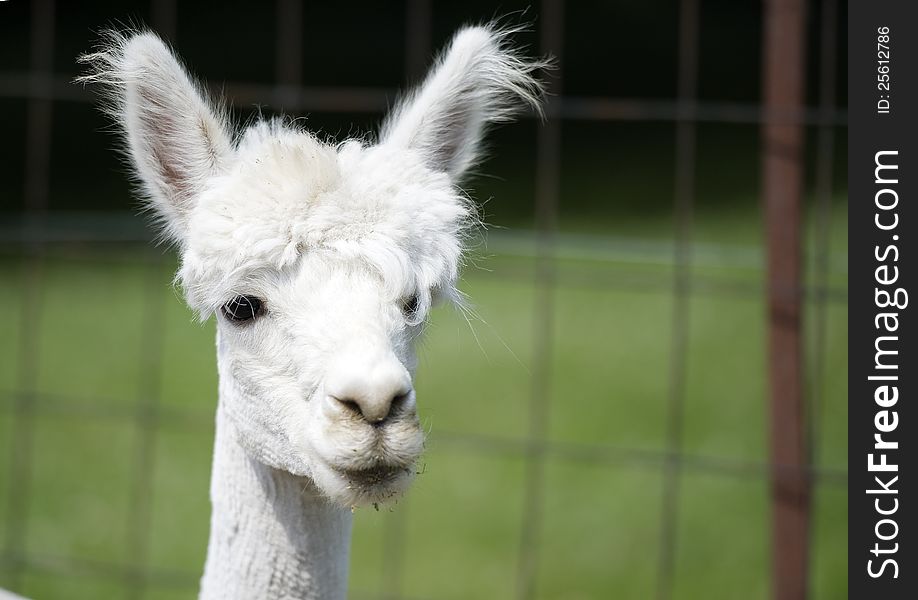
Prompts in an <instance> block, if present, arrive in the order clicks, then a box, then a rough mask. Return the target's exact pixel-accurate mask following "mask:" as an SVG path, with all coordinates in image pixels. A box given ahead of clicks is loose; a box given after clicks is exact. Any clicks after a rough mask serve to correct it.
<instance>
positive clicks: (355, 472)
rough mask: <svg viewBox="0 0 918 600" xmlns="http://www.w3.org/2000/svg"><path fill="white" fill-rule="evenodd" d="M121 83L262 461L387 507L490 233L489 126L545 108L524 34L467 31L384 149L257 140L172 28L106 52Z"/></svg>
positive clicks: (110, 78)
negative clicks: (440, 306)
mask: <svg viewBox="0 0 918 600" xmlns="http://www.w3.org/2000/svg"><path fill="white" fill-rule="evenodd" d="M86 60H87V61H88V62H89V63H90V64H91V65H92V69H93V72H92V74H90V75H89V76H88V77H86V78H85V79H86V80H88V81H95V82H100V83H103V84H106V86H107V89H108V90H109V91H110V94H109V98H110V100H111V101H112V102H111V103H110V109H111V112H112V114H113V116H114V118H115V120H116V122H117V123H118V124H119V125H120V126H121V128H122V130H123V133H124V139H125V145H126V150H127V154H128V155H129V157H130V159H131V161H132V163H133V165H134V170H135V174H136V176H137V179H138V181H139V184H140V187H141V190H142V194H143V197H144V198H145V200H146V201H147V202H148V206H149V207H150V209H151V210H152V211H153V213H154V214H155V215H156V217H157V218H158V219H159V221H160V223H161V225H162V228H163V231H164V234H165V236H166V237H167V238H168V239H170V240H172V241H173V242H174V243H176V244H177V246H178V248H179V253H180V257H181V267H180V269H179V272H178V276H177V279H178V281H179V282H180V283H181V285H182V288H183V289H184V291H185V295H186V298H187V301H188V303H189V305H190V306H191V307H192V308H193V309H194V310H195V311H196V312H197V313H198V314H199V315H200V316H201V318H202V319H206V318H208V317H209V316H210V315H216V319H217V330H218V342H217V344H218V357H219V359H218V364H219V372H220V386H221V402H222V405H221V410H223V411H224V413H225V415H226V416H227V417H228V418H229V419H230V421H231V422H232V423H233V425H234V429H235V431H236V432H237V434H238V441H239V443H240V444H241V445H242V446H243V447H244V448H245V450H246V451H247V453H248V454H249V455H250V457H251V458H252V459H254V460H257V461H260V462H262V463H265V464H267V465H270V466H272V467H274V468H277V469H282V470H285V471H288V472H290V473H293V474H295V475H302V476H306V477H309V478H311V479H312V480H313V481H314V482H315V484H316V486H317V487H318V488H319V490H321V491H322V492H323V493H324V494H326V495H327V496H328V497H329V498H331V499H332V500H334V501H335V502H338V503H340V504H342V505H351V506H353V505H357V504H364V503H368V502H377V501H380V500H385V499H387V498H389V497H392V496H393V495H395V494H397V493H399V492H400V491H401V490H403V489H404V488H405V487H406V486H407V484H408V483H409V482H410V480H411V478H412V475H413V472H414V464H415V462H416V461H417V459H418V457H419V456H420V453H421V451H422V447H423V438H424V436H423V432H422V429H421V427H420V424H419V420H418V414H417V404H416V396H415V392H414V388H413V384H412V381H413V375H414V369H415V364H416V360H415V354H414V345H413V344H414V341H415V340H416V339H417V337H418V336H419V334H420V333H421V329H422V327H423V324H424V321H425V319H426V316H427V313H428V311H429V309H430V307H431V305H432V304H433V303H435V302H437V301H438V300H444V299H445V300H451V299H456V298H457V292H456V289H455V283H456V279H457V274H458V269H459V265H460V259H461V254H462V243H463V238H464V235H465V233H466V231H467V229H468V227H469V226H470V225H471V224H472V223H473V222H474V210H473V207H472V205H471V203H470V201H469V200H468V199H467V198H466V197H465V196H464V195H463V194H462V193H461V191H460V190H459V189H458V187H457V182H458V181H459V178H460V177H461V176H462V175H463V174H464V173H465V172H466V171H467V170H468V169H469V167H470V166H472V165H474V164H475V162H476V160H477V158H478V157H479V151H480V148H479V146H480V142H481V138H482V135H483V133H484V130H485V128H486V127H487V125H488V124H489V123H493V122H497V121H502V120H506V119H507V118H509V117H510V116H512V114H513V113H515V112H516V111H517V110H518V109H519V108H523V107H524V106H525V105H526V104H530V105H532V106H534V107H536V108H538V103H539V100H540V96H541V89H540V86H539V84H538V83H537V82H536V81H535V80H534V79H533V78H532V76H531V73H532V71H533V70H534V69H535V68H537V67H539V66H541V65H540V64H538V63H529V62H525V61H523V60H521V59H520V58H519V57H518V56H517V55H516V54H515V53H514V52H512V51H511V50H510V49H509V48H508V47H507V40H506V32H501V31H497V30H494V29H492V28H488V27H472V28H467V29H464V30H462V31H460V32H459V33H458V34H457V35H456V36H455V38H454V39H453V41H452V43H451V44H450V46H449V48H448V49H447V50H446V51H445V52H444V54H443V55H442V56H441V57H440V59H439V60H438V61H437V64H436V65H435V67H434V69H433V70H432V72H431V73H430V75H429V76H428V78H427V79H426V81H425V82H424V83H423V84H422V85H421V86H420V87H419V88H418V89H417V90H415V91H414V92H413V93H412V94H411V95H409V96H408V97H406V98H405V99H404V100H403V101H402V102H401V103H400V104H398V105H397V107H396V108H395V110H394V111H393V112H392V114H391V115H390V116H389V117H388V118H387V120H386V121H385V124H384V125H383V127H382V129H381V133H380V135H379V139H378V141H376V142H374V143H368V142H366V141H364V140H348V141H345V142H343V143H339V144H336V145H331V144H328V143H325V142H321V141H319V140H317V139H316V138H315V137H313V136H312V135H311V134H309V133H307V132H305V131H302V130H300V129H298V128H295V127H294V126H292V125H290V124H289V123H284V122H281V121H271V122H259V123H256V124H254V125H252V126H250V127H249V128H247V129H246V130H245V131H242V132H241V133H239V134H238V135H234V132H232V131H231V129H230V123H229V120H228V119H227V118H226V117H225V114H224V112H223V111H222V110H221V109H220V108H219V107H218V106H216V105H214V104H213V103H211V102H210V101H209V100H208V99H207V96H206V94H205V93H204V92H203V90H202V88H201V87H200V86H199V85H197V84H196V83H195V82H194V81H193V80H192V79H191V78H190V77H189V75H188V74H187V72H186V71H185V70H184V68H183V67H182V66H181V64H180V63H179V62H178V61H177V60H176V58H175V57H174V55H173V54H172V52H171V51H170V50H169V49H168V48H167V46H165V45H164V44H163V42H162V41H161V40H160V39H159V38H158V37H156V36H155V35H154V34H152V33H139V34H128V35H121V34H116V35H112V36H111V37H110V38H109V39H108V42H107V45H106V47H105V48H104V49H103V50H102V51H101V52H98V53H96V54H92V55H89V56H87V57H86Z"/></svg>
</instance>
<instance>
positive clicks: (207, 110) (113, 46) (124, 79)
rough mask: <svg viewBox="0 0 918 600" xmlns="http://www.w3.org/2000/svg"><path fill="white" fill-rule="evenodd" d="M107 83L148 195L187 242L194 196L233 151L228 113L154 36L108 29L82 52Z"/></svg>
mask: <svg viewBox="0 0 918 600" xmlns="http://www.w3.org/2000/svg"><path fill="white" fill-rule="evenodd" d="M80 60H81V61H82V62H86V63H88V64H89V65H90V69H91V72H90V74H88V75H86V76H84V77H82V78H80V81H83V82H89V83H102V84H103V85H105V86H106V88H107V89H106V95H107V98H108V100H109V103H108V111H109V112H110V113H111V116H112V117H113V118H114V119H115V121H116V123H117V124H118V125H119V127H120V128H121V130H122V132H123V135H124V140H125V146H126V148H125V149H126V151H127V154H128V155H129V156H130V159H131V162H132V163H133V165H134V170H135V174H136V175H137V177H138V179H139V180H140V183H141V185H142V189H143V192H144V195H145V196H146V199H147V200H148V202H149V203H150V207H151V208H152V209H153V211H154V212H155V213H156V216H157V217H158V218H159V219H160V220H161V222H162V225H163V228H164V233H165V234H166V236H168V237H170V238H172V239H173V240H176V241H181V240H182V239H183V237H184V232H185V229H186V226H187V219H188V215H189V212H190V211H191V208H192V206H193V202H194V199H195V196H196V195H197V194H198V193H199V192H200V191H201V190H202V189H203V186H204V184H205V181H206V180H207V178H208V177H210V176H211V175H213V174H214V173H216V172H218V171H219V170H220V168H221V166H222V164H223V163H224V162H225V161H226V159H227V157H228V156H229V154H230V152H231V148H232V141H231V137H230V135H229V133H228V127H227V121H226V118H225V117H224V115H223V111H222V110H220V109H219V108H217V107H215V106H214V105H213V104H212V103H211V102H210V101H209V100H208V98H207V96H206V94H205V93H204V91H203V89H202V88H201V86H200V85H199V84H198V83H197V82H195V81H194V80H192V79H191V77H190V76H189V75H188V73H187V71H186V70H185V69H184V67H183V66H182V65H181V63H180V62H179V61H178V60H177V59H176V57H175V55H173V53H172V52H171V51H170V50H169V48H168V47H167V46H166V44H165V43H163V41H162V40H161V39H160V38H159V37H158V36H157V35H155V34H153V33H149V32H145V33H137V34H130V35H124V34H118V33H109V34H108V35H107V37H106V39H105V44H104V47H103V49H102V50H101V51H100V52H96V53H94V54H89V55H85V56H82V57H81V58H80Z"/></svg>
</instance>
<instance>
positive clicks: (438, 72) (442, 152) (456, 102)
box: [380, 26, 550, 180]
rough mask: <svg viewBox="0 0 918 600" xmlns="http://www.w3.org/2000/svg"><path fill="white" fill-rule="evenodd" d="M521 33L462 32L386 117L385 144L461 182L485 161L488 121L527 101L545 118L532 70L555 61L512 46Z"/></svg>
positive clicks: (474, 29)
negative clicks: (512, 37) (483, 143)
mask: <svg viewBox="0 0 918 600" xmlns="http://www.w3.org/2000/svg"><path fill="white" fill-rule="evenodd" d="M517 31H519V29H518V28H517V29H503V30H500V29H496V28H493V27H489V26H481V27H468V28H465V29H462V30H460V31H459V32H457V33H456V35H455V36H454V37H453V40H452V42H451V43H450V45H449V47H448V48H447V49H446V51H445V52H443V53H442V54H441V55H440V57H439V58H438V59H437V61H436V64H435V65H434V67H433V69H432V70H431V72H430V74H429V75H428V76H427V79H426V80H425V81H424V83H423V84H421V85H420V86H419V87H418V88H417V89H415V90H414V91H413V92H412V93H410V94H409V95H408V96H407V97H406V98H404V99H402V101H401V102H399V104H398V105H397V106H396V107H395V109H394V110H393V111H392V112H391V114H390V115H389V116H388V117H387V119H386V121H385V122H384V124H383V127H382V132H381V134H380V140H381V142H382V143H383V144H387V145H390V146H392V147H401V148H411V149H414V150H416V151H418V152H420V154H421V155H422V156H423V157H424V160H425V161H427V163H428V165H429V166H430V167H432V168H433V169H436V170H439V171H445V172H447V173H449V174H450V175H451V176H452V177H453V178H454V180H457V179H459V178H460V177H461V176H462V175H463V173H465V172H466V171H467V170H468V169H469V168H470V167H472V166H474V165H475V163H476V162H477V161H478V160H479V158H480V153H481V141H482V137H483V136H484V133H485V130H486V128H487V126H488V124H490V123H499V122H503V121H509V120H511V119H512V117H513V116H514V115H515V114H516V113H518V112H519V111H520V110H522V109H524V108H526V106H527V105H528V106H530V107H532V108H533V109H534V110H535V111H536V112H538V113H539V115H541V114H542V113H541V102H542V98H543V95H544V92H543V88H542V84H541V83H540V82H539V81H538V80H536V79H535V78H534V77H533V72H534V71H536V70H538V69H541V68H545V67H548V66H550V63H549V62H548V61H546V60H537V61H527V60H524V59H523V58H521V57H520V56H519V55H518V54H517V53H516V51H514V49H513V48H511V47H510V45H509V43H508V37H509V36H510V34H513V33H515V32H517Z"/></svg>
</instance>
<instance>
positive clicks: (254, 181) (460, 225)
mask: <svg viewBox="0 0 918 600" xmlns="http://www.w3.org/2000/svg"><path fill="white" fill-rule="evenodd" d="M473 215H474V209H473V207H472V206H471V205H470V203H469V201H468V200H467V199H466V198H465V197H464V196H463V195H462V194H461V193H460V192H459V191H458V190H457V188H456V187H455V186H454V185H452V183H451V181H450V179H449V176H448V175H447V174H446V173H443V172H437V171H434V170H432V169H430V168H429V167H427V166H426V165H425V164H424V163H423V162H422V161H421V160H420V159H419V157H418V155H417V153H415V152H411V151H409V150H407V149H397V148H382V147H379V146H372V147H367V146H364V145H363V144H362V143H361V142H358V141H350V142H347V143H344V144H341V145H339V146H337V147H334V146H330V145H328V144H324V143H322V142H319V141H318V140H316V139H315V138H314V137H313V136H312V135H311V134H309V133H307V132H303V131H298V130H293V129H290V128H288V127H286V126H284V125H283V124H281V122H279V121H275V122H271V123H260V124H258V125H256V126H254V127H252V128H251V129H249V130H248V131H246V132H245V134H244V136H243V137H242V139H241V140H240V142H239V144H238V147H237V151H236V156H235V157H234V159H233V161H232V163H231V164H230V165H228V166H227V168H226V170H225V172H224V173H223V174H221V175H218V176H215V177H213V178H212V179H211V180H210V181H209V182H208V184H207V186H206V188H205V190H204V191H203V192H202V193H201V195H200V197H199V199H198V202H197V204H196V205H195V207H194V208H193V209H192V210H191V212H190V214H189V218H188V236H187V241H186V242H185V244H184V252H183V265H182V268H181V271H180V278H181V281H182V282H183V284H184V287H185V289H186V292H187V295H188V300H189V302H190V303H191V304H192V305H193V306H194V307H195V308H197V309H198V310H199V311H200V312H201V313H202V314H207V313H208V312H209V311H212V310H213V309H214V308H216V307H217V306H219V305H220V304H222V303H223V302H225V301H226V300H225V299H226V298H227V297H231V296H232V294H233V293H236V292H238V293H246V292H247V291H248V292H251V290H247V286H249V287H251V286H257V285H258V277H259V274H264V273H270V272H278V271H279V272H283V271H284V270H285V269H287V268H289V267H291V266H292V265H293V264H295V263H296V261H297V260H298V258H299V257H300V256H301V255H302V254H303V253H319V254H326V255H328V256H329V257H330V258H335V259H338V260H340V261H341V262H342V263H347V262H354V261H359V262H361V263H364V264H366V265H368V266H369V267H371V268H372V270H373V272H374V273H376V274H377V275H378V276H379V277H380V278H381V279H382V281H383V283H384V286H385V289H386V292H387V294H388V295H389V296H390V299H391V300H393V301H395V300H398V299H399V298H403V297H407V296H412V295H415V294H417V295H418V296H419V298H420V301H421V304H422V305H424V306H426V305H427V304H429V302H430V294H431V293H436V292H438V291H439V292H440V293H444V294H446V295H451V290H452V286H453V283H454V281H455V279H456V276H457V273H458V268H459V261H460V257H461V251H462V240H463V238H464V231H465V230H466V229H467V228H468V227H469V226H470V224H471V223H473V222H474V218H473Z"/></svg>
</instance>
